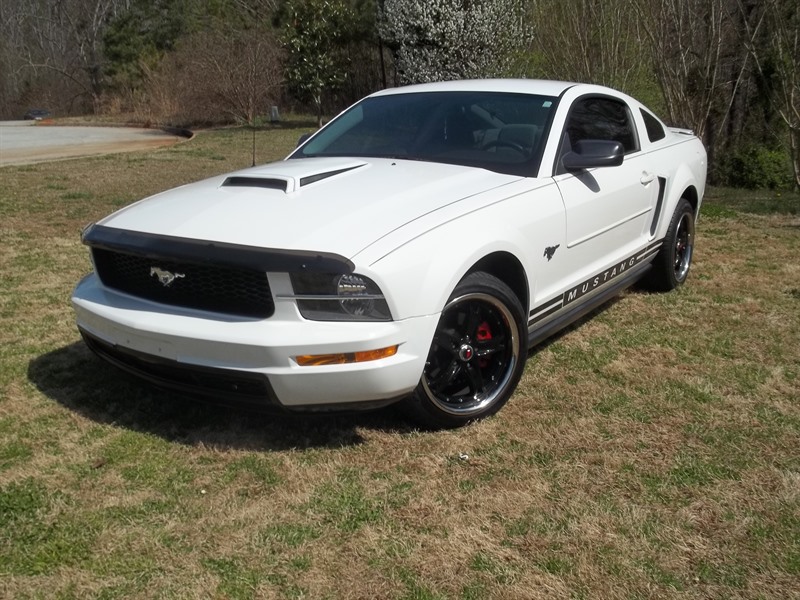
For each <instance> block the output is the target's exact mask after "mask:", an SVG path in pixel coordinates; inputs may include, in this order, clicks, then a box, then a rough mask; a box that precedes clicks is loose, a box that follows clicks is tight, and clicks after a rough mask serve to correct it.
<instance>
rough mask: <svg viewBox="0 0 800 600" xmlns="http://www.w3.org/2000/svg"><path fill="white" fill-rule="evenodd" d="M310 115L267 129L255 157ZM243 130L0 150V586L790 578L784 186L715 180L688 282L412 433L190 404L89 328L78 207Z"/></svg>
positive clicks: (196, 168) (241, 145)
mask: <svg viewBox="0 0 800 600" xmlns="http://www.w3.org/2000/svg"><path fill="white" fill-rule="evenodd" d="M303 131H304V129H302V128H301V127H299V126H298V127H291V126H285V127H284V128H282V129H274V130H268V131H261V132H259V133H258V139H257V146H258V147H257V153H258V158H259V161H260V162H265V161H267V160H270V159H274V158H279V157H282V156H284V155H285V154H286V153H287V152H288V150H289V149H290V148H291V147H292V145H293V144H294V141H295V140H296V139H297V137H298V135H299V134H300V133H302V132H303ZM250 149H251V138H250V134H249V132H246V131H241V130H228V131H219V132H208V133H201V134H200V135H199V136H198V137H197V138H196V139H194V140H192V141H190V142H186V143H182V144H179V145H177V146H175V147H173V148H169V149H162V150H156V151H152V152H147V153H134V154H125V155H114V156H108V157H101V158H90V159H81V160H72V161H63V162H54V163H49V164H41V165H36V166H28V167H6V168H3V169H0V238H1V239H2V254H0V275H2V286H0V597H2V598H63V599H67V598H165V599H169V598H216V599H240V598H241V599H245V598H365V599H367V598H392V599H420V600H422V599H437V598H461V599H464V600H468V599H480V598H611V599H614V598H619V599H635V598H698V599H699V598H719V599H723V598H753V599H756V598H775V599H784V598H800V344H799V343H798V341H800V260H799V259H800V216H798V215H797V212H798V211H797V207H798V206H800V198H798V197H797V196H793V197H789V198H778V197H777V196H776V195H775V194H774V193H761V194H735V195H733V194H731V193H728V192H725V191H719V190H717V191H714V192H713V196H712V197H710V198H709V199H708V200H707V203H706V207H705V209H704V214H703V217H702V219H701V222H700V225H699V228H698V238H697V251H696V261H695V263H694V266H693V269H692V273H691V274H690V279H689V282H688V284H687V285H686V286H684V287H683V288H682V289H680V290H679V291H677V292H675V293H671V294H666V295H650V294H646V293H643V292H640V291H636V290H633V291H629V292H627V293H625V294H624V295H623V296H621V297H620V298H619V299H617V300H616V301H614V302H612V303H610V304H608V305H606V306H605V307H604V308H603V309H602V310H600V311H598V312H597V313H595V314H594V315H593V316H592V317H591V318H590V319H588V320H585V321H583V322H581V323H580V324H578V325H577V326H576V327H574V328H572V329H571V330H569V331H568V332H565V333H564V334H562V335H560V336H559V337H557V338H556V339H554V340H551V341H550V342H549V343H548V344H546V345H544V346H542V347H540V348H538V349H536V351H535V352H534V353H532V355H531V357H530V359H529V361H528V365H527V370H526V372H525V375H524V378H523V381H522V384H521V387H520V388H519V390H518V392H517V393H516V394H515V396H514V398H513V399H512V400H511V402H510V403H509V404H508V405H507V406H506V408H504V409H503V411H501V413H500V414H499V415H498V416H497V417H495V418H492V419H490V420H489V421H486V422H482V423H479V424H476V425H474V426H471V427H467V428H465V429H461V430H458V431H449V432H435V433H423V432H418V431H416V430H415V429H414V428H413V425H411V424H409V423H407V422H406V421H404V420H403V418H402V417H401V416H400V415H398V414H397V413H396V412H395V411H393V410H386V411H383V412H379V413H373V414H366V415H357V416H336V417H330V416H328V417H313V418H311V417H309V418H297V417H294V418H290V417H276V416H266V415H261V414H252V413H248V412H243V411H235V410H231V409H225V408H216V407H210V406H206V405H203V404H199V403H196V402H192V401H188V400H185V399H182V398H180V397H177V396H175V395H172V394H169V393H165V392H162V391H159V390H156V389H153V388H151V387H149V386H148V385H146V384H143V383H141V382H139V381H137V380H134V379H132V378H129V377H128V376H126V375H123V374H121V373H120V372H118V371H117V370H115V369H114V368H112V367H110V366H107V365H106V364H104V363H102V362H100V361H99V360H98V359H96V358H94V357H93V355H91V353H90V352H89V351H88V350H87V349H86V348H85V347H84V346H83V345H82V343H81V342H80V341H79V337H78V334H77V331H76V329H75V326H74V323H73V315H72V311H71V308H70V306H69V295H70V291H71V288H72V287H73V286H74V284H75V283H76V282H77V280H78V279H79V278H80V277H81V276H83V275H84V274H85V273H86V272H88V270H89V260H88V254H87V251H86V249H85V248H84V247H82V246H81V244H80V241H79V234H80V231H81V228H82V226H83V225H85V224H87V223H89V222H91V221H93V220H96V219H98V218H100V217H102V216H104V215H106V214H108V213H109V212H110V211H112V210H113V209H115V208H118V207H121V206H124V205H126V204H129V203H130V202H132V201H134V200H136V199H138V198H141V197H143V196H145V195H147V194H151V193H154V192H157V191H159V190H163V189H166V188H169V187H172V186H175V185H178V184H180V183H183V182H187V181H191V180H195V179H199V178H201V177H203V176H207V175H212V174H218V173H221V172H224V171H227V170H231V169H234V168H239V167H245V166H248V165H249V164H250Z"/></svg>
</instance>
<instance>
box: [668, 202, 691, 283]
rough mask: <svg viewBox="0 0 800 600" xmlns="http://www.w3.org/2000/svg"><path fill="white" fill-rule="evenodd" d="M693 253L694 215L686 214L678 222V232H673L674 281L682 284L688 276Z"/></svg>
mask: <svg viewBox="0 0 800 600" xmlns="http://www.w3.org/2000/svg"><path fill="white" fill-rule="evenodd" d="M693 251H694V215H693V214H692V213H689V212H686V213H684V214H683V215H681V219H680V221H678V230H677V231H676V232H675V247H674V248H673V252H674V260H675V280H676V281H678V282H683V280H684V279H686V276H687V275H688V274H689V267H690V266H691V264H692V253H693Z"/></svg>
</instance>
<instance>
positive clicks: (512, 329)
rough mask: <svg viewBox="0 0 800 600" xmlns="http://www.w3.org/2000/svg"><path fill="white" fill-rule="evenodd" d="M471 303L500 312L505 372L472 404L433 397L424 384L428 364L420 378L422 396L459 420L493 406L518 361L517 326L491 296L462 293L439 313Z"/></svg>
mask: <svg viewBox="0 0 800 600" xmlns="http://www.w3.org/2000/svg"><path fill="white" fill-rule="evenodd" d="M472 301H479V302H485V303H487V304H489V305H490V306H491V307H492V308H493V309H495V310H496V311H498V312H499V313H500V316H502V318H503V321H504V322H505V326H506V332H505V334H506V335H507V336H508V338H509V339H508V342H507V343H508V344H510V346H511V353H510V356H509V358H508V363H507V364H506V365H505V370H504V372H503V374H502V377H501V378H500V379H499V380H498V381H497V382H494V383H493V385H492V386H491V389H490V390H489V391H488V392H487V393H486V394H485V395H483V394H478V395H477V397H476V398H475V400H474V401H472V402H465V403H455V402H453V401H447V400H445V399H443V398H442V397H440V396H439V395H437V394H436V393H434V392H433V390H431V388H430V386H429V385H428V376H427V369H428V365H427V364H426V367H425V371H424V372H423V374H422V379H421V383H422V389H423V390H424V392H425V394H426V395H427V396H428V398H429V399H430V401H431V402H432V403H433V404H434V405H435V406H436V407H437V408H438V409H439V410H441V411H443V412H445V413H448V414H451V415H457V416H461V417H469V416H470V415H473V414H479V413H482V412H483V411H485V410H486V409H487V408H489V407H490V406H491V405H492V404H494V403H495V402H496V401H497V400H498V399H499V398H500V397H501V396H502V394H503V393H504V392H505V391H506V389H507V387H508V383H509V381H510V380H511V379H512V377H513V376H514V372H515V370H516V368H517V364H518V362H519V361H520V350H519V335H520V333H519V325H518V324H517V322H516V320H515V319H514V315H513V314H512V313H511V311H510V310H509V308H508V307H507V306H506V305H505V304H503V303H502V302H501V301H500V300H498V299H497V298H495V297H494V296H491V295H490V294H484V293H470V294H463V295H461V296H458V297H457V298H453V299H452V300H450V301H449V302H448V303H447V305H446V306H445V307H444V309H443V310H442V316H444V315H445V313H446V312H447V311H448V310H450V309H452V308H453V307H455V306H457V305H458V304H461V303H462V302H472ZM438 327H439V326H437V331H438Z"/></svg>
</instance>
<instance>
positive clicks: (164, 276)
mask: <svg viewBox="0 0 800 600" xmlns="http://www.w3.org/2000/svg"><path fill="white" fill-rule="evenodd" d="M153 275H155V276H156V277H158V280H159V281H160V282H161V285H163V286H164V287H169V286H170V285H172V282H173V281H175V280H176V279H183V278H184V277H186V275H184V274H183V273H170V272H169V271H165V270H164V269H162V268H161V267H150V276H151V277H152V276H153Z"/></svg>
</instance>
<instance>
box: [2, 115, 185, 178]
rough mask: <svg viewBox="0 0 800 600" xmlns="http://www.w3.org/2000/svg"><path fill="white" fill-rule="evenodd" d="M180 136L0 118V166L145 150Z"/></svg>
mask: <svg viewBox="0 0 800 600" xmlns="http://www.w3.org/2000/svg"><path fill="white" fill-rule="evenodd" d="M180 139H182V138H180V137H179V136H176V135H171V134H169V133H165V132H163V131H161V130H159V129H137V128H132V127H82V126H79V127H66V126H62V125H42V124H38V123H36V122H35V121H3V122H0V167H3V166H6V165H25V164H30V163H36V162H46V161H50V160H58V159H62V158H76V157H79V156H90V155H93V154H110V153H114V152H131V151H134V150H148V149H152V148H158V147H161V146H170V145H172V144H175V143H176V142H178V141H179V140H180Z"/></svg>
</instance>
